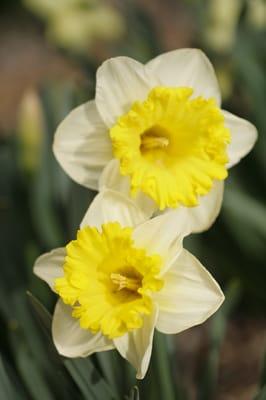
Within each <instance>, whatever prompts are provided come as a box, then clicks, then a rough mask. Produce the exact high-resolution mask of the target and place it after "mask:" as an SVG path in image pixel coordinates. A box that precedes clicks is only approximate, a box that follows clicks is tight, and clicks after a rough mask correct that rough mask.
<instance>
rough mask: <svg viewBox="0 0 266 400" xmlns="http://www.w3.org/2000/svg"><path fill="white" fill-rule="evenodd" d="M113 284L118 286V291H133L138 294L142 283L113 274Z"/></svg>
mask: <svg viewBox="0 0 266 400" xmlns="http://www.w3.org/2000/svg"><path fill="white" fill-rule="evenodd" d="M111 280H112V282H113V283H114V284H115V285H117V286H118V289H117V290H118V291H119V290H122V289H128V290H132V291H133V292H136V291H137V290H138V289H139V287H140V281H139V279H137V278H128V277H127V276H124V275H121V274H117V273H112V274H111Z"/></svg>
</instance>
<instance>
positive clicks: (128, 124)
mask: <svg viewBox="0 0 266 400" xmlns="http://www.w3.org/2000/svg"><path fill="white" fill-rule="evenodd" d="M192 94H193V89H191V88H188V87H184V88H181V87H179V88H171V87H156V88H154V89H152V90H151V91H150V93H149V95H148V97H147V99H146V100H145V101H143V102H135V103H134V104H132V106H131V108H130V110H129V112H128V113H126V114H125V115H122V116H121V117H120V118H118V120H117V123H116V124H115V125H114V126H113V127H112V128H111V130H110V137H111V140H112V145H113V153H114V156H115V157H116V158H117V159H118V160H119V161H120V172H121V174H122V175H126V176H129V178H130V187H131V195H132V196H135V195H136V194H137V192H138V191H139V190H140V191H142V192H144V193H145V194H147V195H148V196H150V197H151V198H152V199H153V200H154V201H155V202H156V203H157V205H158V207H159V208H160V209H164V208H166V207H177V206H178V205H179V204H183V205H185V206H195V205H197V204H198V196H200V195H205V194H207V193H208V192H209V191H210V189H211V187H212V185H213V181H214V180H215V179H219V180H223V179H225V178H226V177H227V170H226V163H227V162H228V157H227V152H226V149H227V144H228V143H229V142H230V132H229V130H228V129H227V128H226V127H225V125H224V117H223V114H222V112H221V110H220V109H219V108H218V107H217V106H216V103H215V100H213V99H204V98H203V97H196V98H191V96H192Z"/></svg>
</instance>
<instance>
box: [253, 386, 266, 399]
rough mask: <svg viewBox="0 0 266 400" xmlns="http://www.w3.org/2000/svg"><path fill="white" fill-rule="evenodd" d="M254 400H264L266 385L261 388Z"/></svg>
mask: <svg viewBox="0 0 266 400" xmlns="http://www.w3.org/2000/svg"><path fill="white" fill-rule="evenodd" d="M254 400H266V385H264V386H263V388H262V389H261V391H260V392H259V393H258V394H257V396H256V397H255V398H254Z"/></svg>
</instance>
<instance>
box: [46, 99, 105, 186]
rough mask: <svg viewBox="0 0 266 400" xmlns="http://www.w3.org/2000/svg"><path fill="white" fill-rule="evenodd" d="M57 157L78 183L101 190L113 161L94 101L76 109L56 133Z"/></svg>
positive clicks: (55, 150) (103, 125) (55, 147)
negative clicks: (102, 179)
mask: <svg viewBox="0 0 266 400" xmlns="http://www.w3.org/2000/svg"><path fill="white" fill-rule="evenodd" d="M53 150H54V154H55V156H56V158H57V160H58V162H59V163H60V164H61V166H62V168H63V169H64V170H65V171H66V172H67V173H68V174H69V176H70V177H71V178H72V179H73V180H74V181H76V182H78V183H80V184H81V185H84V186H86V187H89V188H91V189H95V190H97V189H98V180H99V177H100V174H101V172H102V170H103V168H104V167H105V165H106V164H107V163H108V161H109V160H110V159H111V158H112V146H111V141H110V138H109V135H108V130H107V128H106V126H105V124H104V123H103V121H102V119H101V117H100V115H99V113H98V111H97V108H96V105H95V102H94V101H89V102H88V103H86V104H83V105H81V106H79V107H77V108H75V109H74V110H73V111H72V112H71V113H70V114H69V115H68V116H67V117H66V118H65V119H64V120H63V122H61V124H60V125H59V127H58V128H57V131H56V133H55V138H54V145H53Z"/></svg>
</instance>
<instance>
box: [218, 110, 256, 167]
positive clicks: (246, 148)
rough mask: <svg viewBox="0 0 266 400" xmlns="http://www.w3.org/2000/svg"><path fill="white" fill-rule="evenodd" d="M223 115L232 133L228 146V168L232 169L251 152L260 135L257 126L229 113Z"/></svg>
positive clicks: (225, 112)
mask: <svg viewBox="0 0 266 400" xmlns="http://www.w3.org/2000/svg"><path fill="white" fill-rule="evenodd" d="M223 114H224V117H225V124H226V125H227V127H228V128H229V129H230V132H231V143H230V144H229V146H228V155H229V163H228V168H230V167H233V166H234V165H235V164H237V163H238V162H239V161H240V160H241V158H243V157H244V156H246V155H247V154H248V153H249V152H250V150H251V149H252V147H253V146H254V144H255V142H256V140H257V136H258V133H257V129H256V128H255V126H254V125H253V124H251V123H250V122H248V121H247V120H245V119H243V118H239V117H237V116H236V115H233V114H231V113H230V112H228V111H223Z"/></svg>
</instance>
